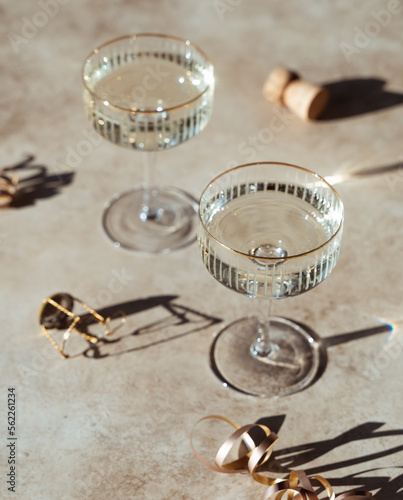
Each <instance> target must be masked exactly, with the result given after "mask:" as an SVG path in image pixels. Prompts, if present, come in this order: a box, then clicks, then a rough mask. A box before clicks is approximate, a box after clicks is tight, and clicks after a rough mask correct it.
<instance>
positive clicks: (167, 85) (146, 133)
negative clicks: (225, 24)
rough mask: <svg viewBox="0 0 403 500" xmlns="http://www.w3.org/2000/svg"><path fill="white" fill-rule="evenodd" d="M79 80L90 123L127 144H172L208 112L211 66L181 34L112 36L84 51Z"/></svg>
mask: <svg viewBox="0 0 403 500" xmlns="http://www.w3.org/2000/svg"><path fill="white" fill-rule="evenodd" d="M83 81H84V86H85V90H84V105H85V109H86V112H87V115H88V119H89V121H90V122H91V123H92V125H93V127H94V129H95V130H96V131H97V132H98V133H99V134H101V135H102V136H103V137H105V138H106V139H108V140H109V141H111V142H113V143H115V144H118V145H121V146H124V147H127V148H131V149H139V150H144V151H158V150H164V149H168V148H171V147H174V146H176V145H178V144H181V143H182V142H185V141H187V140H188V139H190V138H192V137H193V136H195V135H197V134H198V133H199V132H200V131H202V130H203V129H204V127H205V126H206V125H207V123H208V120H209V118H210V114H211V108H212V101H213V94H214V70H213V66H212V64H211V63H210V61H209V60H208V59H207V57H206V56H205V55H204V54H203V52H202V51H201V50H200V49H198V48H197V47H196V46H195V45H193V44H192V43H190V42H189V41H186V40H181V39H179V38H175V37H169V36H166V35H149V34H140V35H130V36H126V37H122V38H119V39H116V40H113V41H111V42H109V43H107V44H105V45H103V46H101V47H98V48H96V49H94V51H93V52H92V53H91V54H90V55H89V56H88V57H87V59H86V61H85V63H84V66H83ZM130 81H132V84H131V86H128V85H129V82H130Z"/></svg>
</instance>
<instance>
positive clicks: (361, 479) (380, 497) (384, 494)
mask: <svg viewBox="0 0 403 500" xmlns="http://www.w3.org/2000/svg"><path fill="white" fill-rule="evenodd" d="M284 420H285V415H277V416H270V417H265V418H262V419H260V420H259V421H258V422H257V423H258V424H264V425H266V426H267V427H269V428H270V429H271V430H273V431H274V432H275V433H276V434H278V431H279V429H280V427H281V425H282V424H283V422H284ZM384 425H385V424H384V423H383V422H366V423H364V424H361V425H358V426H356V427H352V428H351V429H350V430H348V431H347V432H343V433H341V434H339V435H337V436H335V437H334V438H330V439H325V440H321V441H313V442H311V443H306V444H302V445H296V446H291V447H289V448H283V449H280V450H275V451H274V452H273V455H272V458H271V460H270V461H269V462H268V463H267V464H266V465H265V466H263V468H264V469H265V470H267V471H268V472H269V473H272V474H273V473H274V474H276V475H278V474H284V475H288V474H289V473H290V472H291V471H293V470H299V469H303V470H304V471H305V473H306V474H307V475H308V476H310V475H323V476H325V477H326V479H327V480H328V481H329V482H330V484H331V485H332V486H333V487H336V486H337V487H340V488H346V491H350V490H352V489H355V490H357V489H358V490H367V491H377V494H376V495H375V498H376V499H377V500H391V499H392V498H394V499H395V498H396V499H397V498H403V466H401V467H400V466H397V467H394V466H392V467H372V468H366V469H365V470H362V471H360V472H359V473H352V474H348V475H345V476H344V477H339V476H338V477H330V476H329V475H328V473H329V472H332V471H336V470H339V469H346V468H348V467H352V466H353V467H354V468H355V469H356V468H357V466H358V465H361V464H365V463H366V464H369V465H370V463H371V462H372V461H375V460H377V461H378V463H379V459H383V458H386V457H388V456H391V455H395V454H397V453H401V452H402V451H403V444H400V445H396V439H397V438H398V437H401V436H403V429H397V430H382V426H384ZM387 438H391V439H393V438H394V439H393V441H394V442H395V445H394V446H391V447H386V446H385V442H386V440H387ZM368 439H371V440H379V448H381V450H380V451H379V448H378V451H374V452H373V453H370V454H366V455H361V456H357V454H356V453H354V458H348V457H346V450H343V454H342V456H343V457H345V458H344V459H343V460H340V461H336V462H330V463H327V464H326V465H323V466H320V465H319V466H315V467H312V468H306V467H305V466H306V465H307V464H309V463H310V462H312V461H314V460H315V461H318V460H319V459H321V458H323V457H325V456H326V455H327V454H328V453H330V452H333V450H335V449H336V448H342V447H345V446H347V445H348V444H350V443H355V442H357V443H359V442H360V441H363V440H368ZM375 448H376V446H375V443H374V449H375ZM355 449H356V450H357V449H359V448H358V447H357V448H355ZM263 468H262V469H263ZM392 469H393V470H396V471H397V475H393V476H392V475H390V471H391V470H392ZM377 471H378V472H379V471H385V474H382V475H376V472H377Z"/></svg>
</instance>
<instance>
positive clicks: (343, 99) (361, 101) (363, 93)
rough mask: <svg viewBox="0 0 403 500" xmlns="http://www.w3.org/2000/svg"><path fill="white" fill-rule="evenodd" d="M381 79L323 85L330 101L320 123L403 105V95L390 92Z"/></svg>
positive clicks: (356, 79)
mask: <svg viewBox="0 0 403 500" xmlns="http://www.w3.org/2000/svg"><path fill="white" fill-rule="evenodd" d="M386 84H387V82H386V81H385V80H382V79H380V78H354V79H350V80H341V81H338V82H328V83H325V84H323V85H322V87H324V88H325V89H327V91H328V92H329V95H330V99H329V103H328V105H327V108H326V110H325V111H324V112H323V114H322V115H321V116H320V118H318V120H319V121H330V120H340V119H343V118H352V117H353V116H359V115H364V114H368V113H374V112H376V111H380V110H383V109H388V108H391V107H395V106H399V105H401V104H403V93H397V92H389V91H388V90H386V89H385V87H386Z"/></svg>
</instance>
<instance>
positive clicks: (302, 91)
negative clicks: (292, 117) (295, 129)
mask: <svg viewBox="0 0 403 500" xmlns="http://www.w3.org/2000/svg"><path fill="white" fill-rule="evenodd" d="M263 95H264V96H265V97H266V99H268V100H269V101H271V102H273V103H275V104H281V105H284V106H286V107H287V108H288V109H290V110H291V111H293V112H294V113H295V114H296V115H297V116H299V117H300V118H301V119H302V120H315V119H316V118H318V117H319V116H320V115H321V114H322V113H323V112H324V110H325V108H326V106H327V103H328V101H329V92H328V91H327V90H326V89H325V88H323V87H319V86H317V85H313V84H312V83H309V82H307V81H305V80H302V79H301V78H299V76H298V75H297V74H296V73H294V72H291V71H289V70H287V69H285V68H276V69H274V70H273V71H272V72H271V73H270V74H269V76H268V77H267V79H266V81H265V83H264V85H263Z"/></svg>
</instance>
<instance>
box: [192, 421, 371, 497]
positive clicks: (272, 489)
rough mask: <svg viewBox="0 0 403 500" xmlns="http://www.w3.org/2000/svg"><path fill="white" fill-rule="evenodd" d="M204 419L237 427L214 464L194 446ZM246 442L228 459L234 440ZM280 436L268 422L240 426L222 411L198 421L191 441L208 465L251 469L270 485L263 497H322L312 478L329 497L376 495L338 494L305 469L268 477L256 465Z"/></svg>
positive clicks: (221, 468)
mask: <svg viewBox="0 0 403 500" xmlns="http://www.w3.org/2000/svg"><path fill="white" fill-rule="evenodd" d="M204 420H222V421H224V422H226V423H228V424H230V425H231V426H232V427H234V428H235V429H236V431H235V432H233V433H232V434H231V436H230V437H229V438H228V439H226V440H225V441H224V443H223V444H222V445H221V447H220V448H219V450H218V451H217V454H216V457H215V465H212V464H211V463H210V462H208V461H207V460H205V459H204V458H203V457H202V456H201V455H200V454H199V453H198V452H197V451H196V449H195V447H194V445H193V433H194V429H195V427H196V426H197V425H198V424H199V423H200V422H202V421H204ZM256 427H258V428H260V429H261V430H262V431H263V432H264V435H265V437H264V438H263V439H262V440H261V442H260V443H259V444H258V445H256V444H255V441H254V440H253V439H252V437H251V436H250V435H249V431H250V430H251V429H253V428H256ZM239 439H242V441H243V442H244V443H245V445H246V446H247V448H248V449H249V450H250V451H249V452H247V453H245V454H244V455H242V456H241V457H240V458H238V459H237V460H234V461H232V462H229V463H225V459H226V458H227V457H228V454H229V453H230V451H231V449H232V448H233V446H234V444H235V443H236V442H237V441H238V440H239ZM277 440H278V436H277V435H276V434H275V433H274V432H272V431H271V430H270V429H269V428H268V427H267V426H265V425H262V424H249V425H244V426H242V427H241V426H239V425H238V424H237V423H235V422H234V421H232V420H230V419H229V418H226V417H222V416H220V415H208V416H207V417H203V418H201V419H200V420H199V421H198V422H196V424H195V426H194V427H193V430H192V432H191V436H190V445H191V448H192V450H193V453H194V454H195V456H196V458H197V459H198V460H199V461H200V462H201V463H202V464H204V465H206V466H207V467H208V468H209V469H211V470H214V471H216V472H222V473H227V474H228V473H232V474H233V473H248V472H249V473H250V474H251V475H252V477H253V479H254V480H255V481H257V482H259V483H261V484H264V485H266V486H268V489H267V490H266V492H265V494H264V495H263V497H262V500H319V498H318V496H317V494H316V493H315V491H314V489H313V486H312V483H311V481H312V480H316V481H318V482H319V483H321V485H322V486H323V488H324V489H325V491H326V494H327V496H328V500H368V499H373V496H372V494H371V493H369V492H368V491H351V492H348V493H342V494H341V495H338V496H337V497H336V495H335V493H334V491H333V488H332V487H331V485H330V483H329V482H328V481H327V480H326V479H325V478H324V477H322V476H318V475H314V476H310V477H308V476H307V475H306V474H305V472H304V471H301V470H297V471H292V472H291V474H290V476H289V478H288V479H287V478H269V477H267V476H264V475H262V474H259V473H257V472H256V470H257V468H258V467H260V466H261V465H263V464H264V463H265V462H267V461H268V460H269V458H270V456H271V454H272V451H273V446H274V444H275V443H276V442H277Z"/></svg>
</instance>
